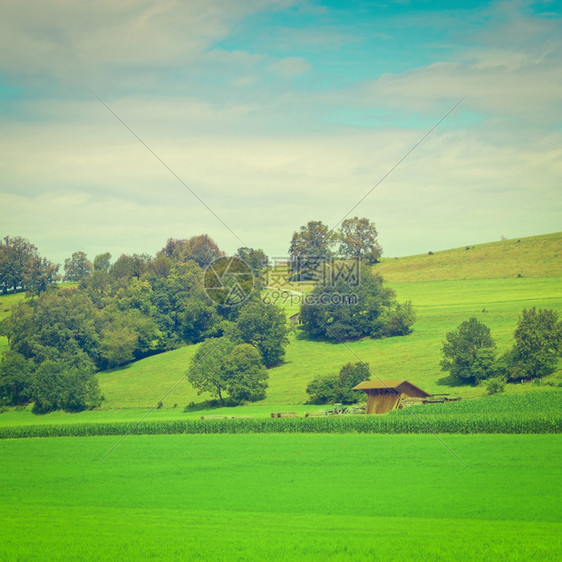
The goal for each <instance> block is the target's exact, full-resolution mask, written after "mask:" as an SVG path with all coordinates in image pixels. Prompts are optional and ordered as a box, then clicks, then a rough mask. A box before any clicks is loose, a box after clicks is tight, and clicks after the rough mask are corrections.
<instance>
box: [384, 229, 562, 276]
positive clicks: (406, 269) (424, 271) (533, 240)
mask: <svg viewBox="0 0 562 562" xmlns="http://www.w3.org/2000/svg"><path fill="white" fill-rule="evenodd" d="M430 250H431V248H428V253H427V254H419V255H415V256H407V257H402V258H383V259H382V261H381V263H380V264H378V265H377V266H375V271H377V272H378V273H380V274H381V275H382V276H383V277H384V278H385V279H387V280H388V281H402V282H403V281H444V280H448V281H451V280H453V279H497V278H509V277H517V276H518V275H521V276H522V277H561V276H562V232H557V233H554V234H544V235H543V236H530V237H528V238H520V239H517V238H515V239H513V240H503V241H501V242H490V243H488V244H478V245H476V246H463V247H462V248H455V249H452V250H445V251H442V252H435V253H434V254H433V255H430V254H429V251H430Z"/></svg>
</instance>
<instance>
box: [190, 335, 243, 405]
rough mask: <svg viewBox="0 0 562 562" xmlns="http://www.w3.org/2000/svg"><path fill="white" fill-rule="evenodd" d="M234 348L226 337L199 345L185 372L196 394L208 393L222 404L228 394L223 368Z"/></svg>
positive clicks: (225, 374) (226, 378) (226, 376)
mask: <svg viewBox="0 0 562 562" xmlns="http://www.w3.org/2000/svg"><path fill="white" fill-rule="evenodd" d="M234 347H235V345H234V343H233V342H231V341H230V340H229V339H228V338H226V337H221V338H214V339H209V340H205V341H204V342H203V343H202V344H201V346H200V347H199V349H198V350H197V353H196V354H195V356H194V357H193V360H192V362H191V365H190V367H189V370H188V371H187V380H188V381H189V382H190V383H191V385H192V386H193V388H194V389H195V390H197V392H198V394H203V392H208V393H210V394H211V396H214V397H216V398H218V399H219V400H220V401H221V402H224V399H225V398H226V397H227V394H228V391H227V387H228V375H227V373H226V371H225V369H224V366H225V363H226V361H227V360H228V357H229V355H230V353H231V351H232V350H233V349H234Z"/></svg>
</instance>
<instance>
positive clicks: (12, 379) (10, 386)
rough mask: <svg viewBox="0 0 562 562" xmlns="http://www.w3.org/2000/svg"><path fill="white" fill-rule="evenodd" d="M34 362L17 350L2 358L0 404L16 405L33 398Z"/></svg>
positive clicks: (25, 402) (0, 365)
mask: <svg viewBox="0 0 562 562" xmlns="http://www.w3.org/2000/svg"><path fill="white" fill-rule="evenodd" d="M33 367H34V365H33V363H32V362H31V361H28V360H27V359H26V358H25V357H24V356H23V355H21V354H19V353H16V352H15V351H8V352H7V353H5V354H4V355H3V356H2V359H1V360H0V404H8V405H10V406H16V405H18V404H27V403H28V402H29V401H30V400H31V388H32V385H33Z"/></svg>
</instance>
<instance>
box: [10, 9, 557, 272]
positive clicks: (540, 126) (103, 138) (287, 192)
mask: <svg viewBox="0 0 562 562" xmlns="http://www.w3.org/2000/svg"><path fill="white" fill-rule="evenodd" d="M451 6H454V7H453V8H451ZM0 131H1V134H0V236H2V237H3V236H6V235H9V236H23V237H25V238H28V239H29V240H30V241H31V242H33V243H34V244H35V245H36V246H37V247H38V248H39V252H40V253H41V255H43V256H45V257H47V258H49V259H51V260H53V261H55V262H57V263H63V262H64V259H65V258H67V257H69V256H70V255H71V254H72V253H73V252H75V251H85V252H86V253H87V254H88V255H89V256H90V258H92V259H93V257H94V256H95V255H97V254H99V253H102V252H106V251H109V252H111V253H112V255H113V257H114V258H117V257H118V256H119V255H121V254H122V253H129V254H130V253H135V252H137V253H144V252H146V253H149V254H154V253H156V252H157V251H158V250H159V249H160V248H162V247H163V246H164V244H165V242H166V240H167V239H168V238H170V237H173V238H189V237H191V236H194V235H197V234H202V233H207V234H209V235H210V236H211V237H212V238H213V239H215V240H216V242H217V243H218V244H219V246H220V247H221V248H222V249H223V250H224V251H226V252H227V254H232V253H233V252H234V251H235V250H236V249H237V248H238V247H240V246H249V247H254V248H263V249H264V250H265V251H266V253H268V254H269V255H270V256H284V255H286V254H287V251H288V246H289V243H290V239H291V235H292V233H293V232H294V231H295V230H297V229H298V228H299V227H300V226H301V225H304V224H306V223H307V222H308V221H311V220H321V221H323V222H324V223H325V224H327V225H328V226H330V227H336V226H337V225H338V223H339V222H340V220H341V219H342V218H343V217H345V216H346V214H347V213H350V212H351V214H350V215H349V216H359V217H368V218H369V219H370V220H371V221H373V222H374V223H375V224H376V226H377V229H378V232H379V240H380V244H381V245H382V247H383V252H384V255H385V256H401V255H410V254H416V253H423V252H428V251H430V250H431V251H438V250H440V249H447V248H453V247H460V246H464V245H467V244H477V243H483V242H491V241H496V240H500V239H501V238H503V237H505V238H520V237H524V236H530V235H535V234H545V233H550V232H558V231H560V230H562V228H561V225H562V220H561V219H562V197H561V179H562V2H561V1H560V0H558V1H538V2H522V1H521V2H520V1H514V2H484V1H478V0H473V1H467V2H455V3H452V2H444V1H436V0H427V1H412V2H407V1H396V2H392V1H386V2H385V1H384V0H381V1H360V0H357V1H354V0H347V1H337V0H326V1H322V0H302V1H299V0H188V1H183V2H182V1H174V0H160V1H148V0H124V1H122V2H113V1H110V0H87V1H86V0H79V1H72V2H70V1H63V0H58V1H55V0H47V1H45V0H29V1H26V2H21V1H20V0H3V2H2V17H1V18H0ZM389 172H390V173H389ZM373 188H374V189H373ZM367 194H368V195H367ZM366 195H367V196H366ZM365 196H366V197H365ZM358 203H359V205H357V204H358ZM356 205H357V207H355V206H356ZM354 207H355V208H354Z"/></svg>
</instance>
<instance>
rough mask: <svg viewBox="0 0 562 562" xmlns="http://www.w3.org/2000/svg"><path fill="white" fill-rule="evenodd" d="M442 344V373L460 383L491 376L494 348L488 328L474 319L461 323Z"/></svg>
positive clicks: (477, 380) (475, 381) (472, 381)
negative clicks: (446, 372) (448, 374)
mask: <svg viewBox="0 0 562 562" xmlns="http://www.w3.org/2000/svg"><path fill="white" fill-rule="evenodd" d="M445 339H446V341H444V342H443V347H442V354H443V359H442V360H441V369H442V370H443V371H448V372H449V373H450V375H451V377H452V378H453V379H454V380H456V381H457V382H459V383H472V384H473V383H477V382H479V381H481V380H485V379H487V378H489V377H490V376H492V375H493V373H494V361H495V357H496V344H495V342H494V340H493V338H492V336H491V334H490V328H488V326H486V325H485V324H482V323H481V322H478V320H477V319H476V318H471V319H470V320H468V321H464V322H462V323H461V324H460V325H459V326H458V328H457V329H456V330H454V331H452V332H449V333H448V334H447V335H446V336H445Z"/></svg>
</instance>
